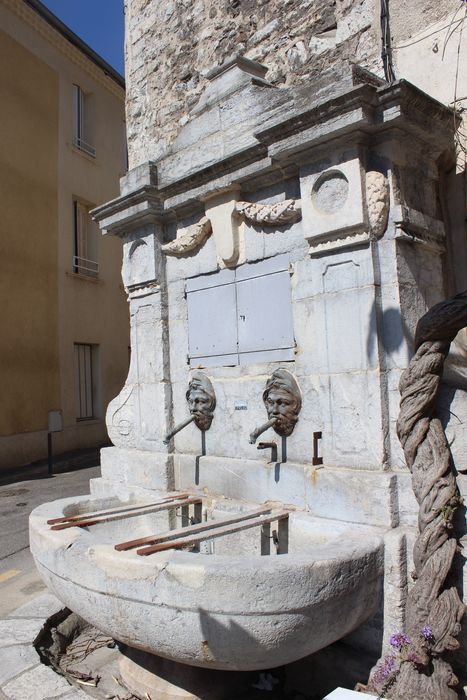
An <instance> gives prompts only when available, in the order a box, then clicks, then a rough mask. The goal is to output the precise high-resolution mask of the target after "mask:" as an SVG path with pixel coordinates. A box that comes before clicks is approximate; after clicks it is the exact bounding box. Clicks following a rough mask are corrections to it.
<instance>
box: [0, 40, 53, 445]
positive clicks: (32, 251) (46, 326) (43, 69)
mask: <svg viewBox="0 0 467 700" xmlns="http://www.w3.org/2000/svg"><path fill="white" fill-rule="evenodd" d="M0 94H1V96H2V117H1V137H0V202H1V203H2V215H1V217H0V242H1V268H2V272H1V275H0V304H1V319H2V322H1V323H2V332H1V340H0V366H1V367H2V400H1V401H0V435H1V436H5V435H12V434H15V433H23V432H25V431H28V430H40V429H41V428H43V427H44V426H45V425H46V424H47V411H48V409H49V406H50V404H51V403H52V404H54V403H56V402H57V401H58V400H59V395H60V391H59V390H60V387H59V371H58V354H59V352H58V347H59V346H58V295H57V232H58V211H57V197H56V192H57V180H58V158H57V156H58V153H57V146H58V142H57V138H56V134H57V127H58V119H57V116H58V114H57V107H58V76H57V74H56V72H55V71H53V70H52V69H51V68H50V67H49V66H47V65H46V64H45V63H43V62H41V61H38V60H37V59H36V57H35V56H34V55H33V54H31V53H30V52H29V51H27V50H26V49H25V48H23V47H22V46H21V45H20V44H19V43H17V42H16V41H14V40H13V39H11V38H10V37H9V36H7V35H6V34H5V33H4V32H0ZM32 163H34V167H31V164H32Z"/></svg>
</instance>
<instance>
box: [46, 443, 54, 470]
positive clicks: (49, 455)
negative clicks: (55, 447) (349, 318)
mask: <svg viewBox="0 0 467 700" xmlns="http://www.w3.org/2000/svg"><path fill="white" fill-rule="evenodd" d="M47 470H48V474H49V476H53V462H52V433H47Z"/></svg>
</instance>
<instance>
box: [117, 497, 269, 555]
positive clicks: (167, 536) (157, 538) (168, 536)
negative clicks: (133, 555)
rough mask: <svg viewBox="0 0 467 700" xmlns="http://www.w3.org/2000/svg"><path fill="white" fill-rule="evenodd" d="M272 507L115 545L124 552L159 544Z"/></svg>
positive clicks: (256, 513) (239, 520)
mask: <svg viewBox="0 0 467 700" xmlns="http://www.w3.org/2000/svg"><path fill="white" fill-rule="evenodd" d="M271 510H272V508H271V507H270V506H269V507H267V506H264V507H263V508H257V509H256V510H252V511H249V512H247V513H239V514H237V515H233V516H231V517H230V518H221V519H220V520H209V521H206V522H204V523H197V524H196V525H190V526H188V527H180V528H178V529H177V530H169V532H165V533H163V534H162V535H149V536H148V537H141V538H140V539H138V540H129V541H128V542H120V543H119V544H116V545H115V549H116V550H117V552H125V551H127V550H128V549H134V548H135V547H139V546H140V545H142V544H159V543H160V542H166V541H169V540H176V539H178V538H179V537H183V536H185V537H186V536H188V535H194V534H197V533H198V532H204V531H205V530H212V529H213V528H214V529H215V528H218V527H223V526H224V525H232V524H233V523H239V522H242V521H243V520H249V519H250V518H256V517H257V516H258V515H263V514H264V513H270V512H271Z"/></svg>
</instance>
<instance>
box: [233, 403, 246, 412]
mask: <svg viewBox="0 0 467 700" xmlns="http://www.w3.org/2000/svg"><path fill="white" fill-rule="evenodd" d="M235 410H236V411H248V404H247V402H246V401H235Z"/></svg>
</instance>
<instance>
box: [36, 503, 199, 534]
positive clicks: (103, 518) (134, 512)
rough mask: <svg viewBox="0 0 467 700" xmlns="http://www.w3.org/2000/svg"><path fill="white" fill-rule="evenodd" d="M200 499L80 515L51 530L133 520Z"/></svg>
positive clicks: (52, 527)
mask: <svg viewBox="0 0 467 700" xmlns="http://www.w3.org/2000/svg"><path fill="white" fill-rule="evenodd" d="M201 503H202V499H201V498H200V497H199V496H189V497H185V496H182V497H179V498H173V499H170V500H167V501H156V502H154V503H149V504H147V505H145V506H136V507H135V508H132V509H128V508H125V509H122V510H118V509H116V510H115V511H113V512H108V513H105V514H101V515H100V516H99V517H96V515H95V514H94V513H90V514H88V515H82V516H81V517H80V519H76V520H72V521H67V522H62V523H58V524H56V525H51V527H50V529H51V530H66V529H68V528H70V527H89V526H90V525H97V524H99V523H106V522H111V521H115V520H122V519H125V518H135V517H137V516H138V515H148V514H149V513H159V512H161V511H163V510H169V509H170V508H180V507H183V506H189V505H191V504H201Z"/></svg>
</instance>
